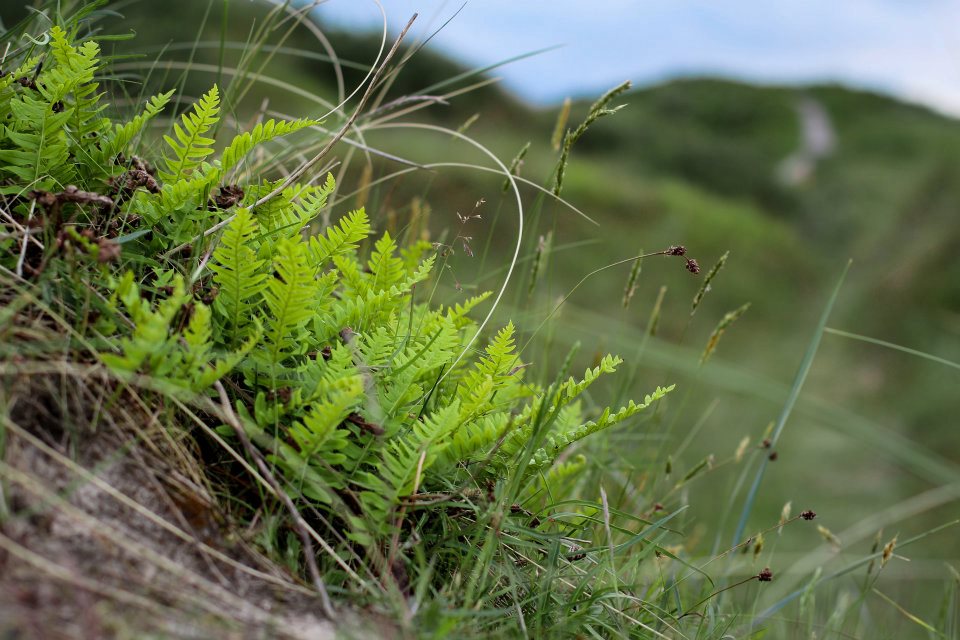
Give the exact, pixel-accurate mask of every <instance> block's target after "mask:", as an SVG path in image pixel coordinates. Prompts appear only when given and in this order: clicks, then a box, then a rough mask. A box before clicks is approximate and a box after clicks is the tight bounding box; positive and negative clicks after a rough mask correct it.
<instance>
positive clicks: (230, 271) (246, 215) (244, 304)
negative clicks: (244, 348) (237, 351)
mask: <svg viewBox="0 0 960 640" xmlns="http://www.w3.org/2000/svg"><path fill="white" fill-rule="evenodd" d="M256 234H257V222H256V220H254V219H253V216H252V215H251V213H250V210H249V209H245V208H244V209H239V210H237V214H236V217H235V218H234V219H233V221H231V222H230V224H229V225H227V228H226V229H225V230H224V232H223V236H221V238H220V243H219V244H218V245H217V248H216V249H215V250H214V252H213V263H212V264H211V265H210V270H211V271H213V274H214V275H213V281H214V284H216V286H217V288H218V290H219V294H218V295H217V298H216V300H215V301H214V308H215V309H216V311H217V312H218V313H219V314H220V315H221V316H222V317H223V318H224V319H225V320H226V326H227V334H228V335H229V336H230V337H231V339H232V340H236V339H238V338H242V337H243V336H244V335H245V334H246V332H245V328H246V327H247V326H248V324H249V322H250V318H251V316H252V311H253V310H254V309H255V308H256V307H257V305H258V304H259V302H260V300H261V292H262V291H263V289H264V287H266V286H267V282H266V280H267V274H266V273H265V271H264V265H265V264H266V261H264V260H260V259H258V258H257V256H256V253H255V252H254V250H253V249H252V248H251V247H250V245H251V243H252V240H253V238H254V237H255V236H256Z"/></svg>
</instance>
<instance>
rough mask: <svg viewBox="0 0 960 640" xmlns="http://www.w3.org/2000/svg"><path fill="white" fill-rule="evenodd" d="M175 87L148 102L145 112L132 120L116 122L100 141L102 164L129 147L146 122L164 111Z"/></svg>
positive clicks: (99, 156) (99, 157) (110, 160)
mask: <svg viewBox="0 0 960 640" xmlns="http://www.w3.org/2000/svg"><path fill="white" fill-rule="evenodd" d="M173 91H174V90H173V89H171V90H170V91H167V92H166V93H160V94H157V95H155V96H153V97H152V98H150V100H149V101H148V102H147V104H146V106H144V108H143V112H142V113H140V114H138V115H137V116H135V117H134V118H133V120H131V121H130V122H125V123H123V124H116V125H114V126H113V128H112V130H111V131H110V133H109V134H108V135H107V136H106V137H105V139H104V140H103V141H102V142H101V143H100V152H99V153H98V155H97V160H98V161H99V162H100V163H101V164H108V163H110V162H112V160H113V159H114V158H115V157H116V156H117V155H118V154H119V153H120V152H121V151H123V150H125V149H127V148H128V147H129V146H130V144H131V143H132V142H133V140H134V138H136V137H137V136H138V135H139V134H140V133H141V132H142V131H143V128H144V127H145V126H146V124H147V123H148V122H149V121H150V120H152V119H153V118H155V117H156V116H157V115H159V114H160V112H161V111H163V109H164V107H166V106H167V104H168V103H169V102H170V98H171V97H172V96H173Z"/></svg>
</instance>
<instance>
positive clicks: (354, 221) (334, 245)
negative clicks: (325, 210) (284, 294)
mask: <svg viewBox="0 0 960 640" xmlns="http://www.w3.org/2000/svg"><path fill="white" fill-rule="evenodd" d="M331 179H332V177H328V182H329V181H330V180H331ZM331 186H332V185H331ZM331 191H332V188H331ZM368 235H370V221H369V220H368V219H367V213H366V211H364V209H363V208H360V209H357V210H356V211H351V212H350V213H348V214H347V215H345V216H344V217H343V218H341V219H340V223H339V224H337V225H334V226H332V227H330V228H329V229H327V232H326V234H323V235H320V234H318V235H315V236H312V237H311V238H310V262H311V263H312V264H313V265H314V266H315V267H316V268H318V269H321V268H324V267H325V266H326V265H327V262H329V261H330V260H332V259H334V258H336V257H339V256H343V255H347V254H350V253H351V252H353V251H356V249H357V246H358V243H359V242H360V241H362V240H363V239H364V238H366V237H367V236H368Z"/></svg>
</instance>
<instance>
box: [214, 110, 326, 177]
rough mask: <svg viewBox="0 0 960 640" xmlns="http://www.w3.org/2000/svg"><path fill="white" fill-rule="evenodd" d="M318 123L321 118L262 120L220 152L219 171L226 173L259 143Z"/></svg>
mask: <svg viewBox="0 0 960 640" xmlns="http://www.w3.org/2000/svg"><path fill="white" fill-rule="evenodd" d="M317 124H320V121H319V120H310V119H307V118H302V119H300V120H290V121H287V120H279V121H277V120H273V119H270V120H267V121H266V122H260V123H258V124H257V126H255V127H254V128H253V129H252V130H251V131H244V132H243V133H241V134H240V135H238V136H237V137H235V138H234V139H233V140H232V141H231V142H230V144H229V145H227V148H226V149H224V150H223V153H222V154H220V163H219V166H218V167H217V171H218V173H219V175H220V176H223V175H226V174H227V173H228V172H229V171H230V170H232V169H233V168H234V167H236V166H237V165H238V164H239V163H240V161H241V160H243V158H244V156H246V155H247V154H248V153H250V152H251V151H252V150H253V148H254V147H256V146H257V145H261V144H264V143H265V142H269V141H270V140H273V139H274V138H279V137H281V136H286V135H290V134H291V133H295V132H297V131H300V130H301V129H305V128H307V127H312V126H314V125H317Z"/></svg>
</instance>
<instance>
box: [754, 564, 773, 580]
mask: <svg viewBox="0 0 960 640" xmlns="http://www.w3.org/2000/svg"><path fill="white" fill-rule="evenodd" d="M757 580H759V581H760V582H771V581H772V580H773V571H770V567H765V568H764V569H763V571H761V572H760V573H758V574H757Z"/></svg>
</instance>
